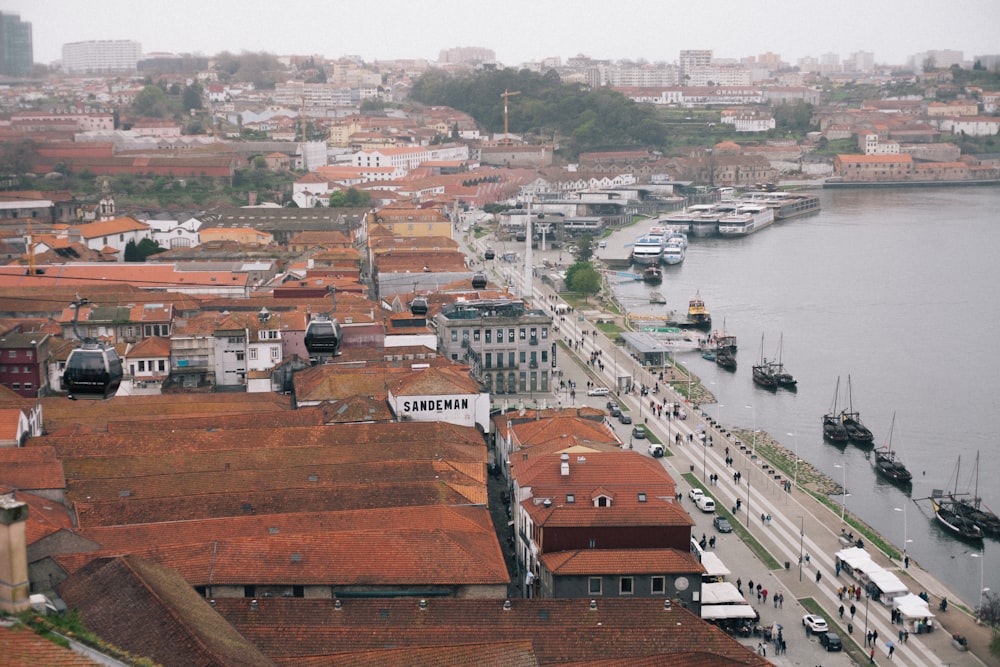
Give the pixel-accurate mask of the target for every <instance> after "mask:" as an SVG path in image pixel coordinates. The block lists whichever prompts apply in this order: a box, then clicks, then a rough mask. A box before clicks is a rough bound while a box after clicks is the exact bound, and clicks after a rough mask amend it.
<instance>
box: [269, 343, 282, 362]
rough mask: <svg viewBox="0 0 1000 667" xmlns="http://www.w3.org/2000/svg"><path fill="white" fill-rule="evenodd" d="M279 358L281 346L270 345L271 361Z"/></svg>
mask: <svg viewBox="0 0 1000 667" xmlns="http://www.w3.org/2000/svg"><path fill="white" fill-rule="evenodd" d="M279 358H281V348H280V347H278V346H277V345H272V346H271V361H277V360H278V359H279Z"/></svg>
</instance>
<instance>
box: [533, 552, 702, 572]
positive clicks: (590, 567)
mask: <svg viewBox="0 0 1000 667" xmlns="http://www.w3.org/2000/svg"><path fill="white" fill-rule="evenodd" d="M540 558H541V560H542V563H543V564H544V565H545V568H546V569H547V570H549V571H550V572H552V573H554V574H556V575H588V574H595V575H596V574H655V573H662V572H698V573H702V574H704V572H705V568H704V567H703V566H702V564H701V563H699V562H698V561H697V560H696V559H695V557H694V556H693V555H692V554H691V552H689V551H679V550H677V549H581V550H575V551H557V552H555V553H546V554H542V555H541V556H540Z"/></svg>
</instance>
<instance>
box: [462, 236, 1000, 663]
mask: <svg viewBox="0 0 1000 667" xmlns="http://www.w3.org/2000/svg"><path fill="white" fill-rule="evenodd" d="M471 249H472V250H473V256H475V255H476V254H477V253H476V251H477V250H478V251H479V252H481V250H482V248H478V247H477V248H471ZM480 256H481V255H480ZM489 264H493V263H489ZM498 268H500V267H496V266H495V265H493V266H489V267H487V269H488V270H489V271H492V272H493V275H494V278H495V279H497V282H498V283H501V284H503V283H505V282H508V283H510V284H512V286H513V288H514V290H515V291H516V292H517V293H519V294H523V293H524V292H523V289H521V283H523V270H519V269H520V267H518V266H517V265H516V264H504V265H503V266H502V268H501V269H500V270H501V271H502V272H501V273H498ZM533 282H534V283H535V284H534V285H533V286H532V289H533V295H534V303H536V304H537V305H538V307H543V308H545V309H546V310H549V309H550V306H553V305H555V304H557V303H563V302H562V300H561V299H560V298H559V296H558V295H557V294H556V293H554V292H553V291H552V290H551V289H549V288H548V287H547V286H544V285H541V284H540V283H539V282H538V281H533ZM600 316H601V313H599V312H596V311H585V312H580V311H575V312H574V313H573V314H572V316H567V317H566V319H565V320H564V321H558V322H557V323H558V324H559V326H560V331H559V334H560V335H561V336H562V337H563V339H564V340H565V341H566V344H567V348H569V349H570V350H572V352H568V351H567V350H562V351H561V356H560V359H559V362H560V363H559V368H560V369H561V370H562V371H563V377H562V379H563V380H566V381H569V380H573V381H575V382H576V384H577V391H576V398H575V401H574V400H570V398H569V395H568V394H560V393H558V392H555V393H553V394H550V395H540V394H538V395H536V397H537V398H538V399H539V401H542V400H544V401H545V402H546V404H547V405H549V406H550V407H551V406H553V405H555V404H559V405H564V406H567V407H569V406H570V405H576V406H579V405H590V406H592V407H597V408H601V409H604V408H605V403H606V401H607V398H608V397H606V396H604V397H587V396H586V386H587V382H596V383H597V384H600V385H605V386H608V387H609V388H611V389H612V394H615V393H616V392H615V379H616V378H617V377H619V376H620V375H622V374H627V375H630V376H631V377H632V380H633V383H634V386H635V387H639V386H641V385H645V386H647V387H653V386H654V385H655V384H656V381H657V377H655V376H653V375H652V374H650V372H649V371H648V370H647V369H644V368H642V367H641V366H640V365H639V364H637V363H636V362H635V361H634V360H633V359H631V358H629V357H627V356H626V355H625V354H624V353H623V352H622V351H621V350H619V349H618V348H617V346H615V345H614V344H613V343H612V342H611V341H610V340H608V339H607V337H605V336H604V335H601V334H598V335H594V331H596V327H595V324H594V322H595V321H596V319H597V318H598V317H600ZM580 318H582V319H580ZM578 343H579V345H577V344H578ZM595 352H596V353H598V354H599V357H598V358H599V359H600V360H601V361H602V362H603V369H602V368H600V367H599V366H598V365H597V364H594V365H588V364H587V363H586V360H587V359H589V358H590V356H591V354H592V353H595ZM567 355H570V356H571V358H567ZM651 398H652V399H655V400H656V402H657V403H664V402H679V403H682V404H683V403H685V400H684V398H683V397H682V396H680V395H679V394H677V393H675V392H673V391H672V390H671V389H670V388H669V385H667V384H665V383H660V391H659V393H658V394H656V395H655V396H640V395H639V394H638V392H635V393H622V394H620V395H616V396H615V399H616V400H617V401H618V402H619V403H620V404H624V405H625V406H627V407H628V409H629V413H630V414H631V415H632V416H633V419H634V420H635V422H636V423H640V422H641V423H645V425H646V426H647V428H648V429H650V430H651V431H652V432H653V433H654V434H655V435H656V437H657V438H658V439H659V440H660V441H661V442H663V443H664V444H665V445H667V447H668V449H669V451H670V453H671V454H672V456H668V457H665V458H663V459H661V461H662V463H663V465H664V466H665V467H666V469H667V470H668V471H669V472H670V474H671V476H672V477H673V478H674V479H675V480H676V481H677V485H678V490H679V491H682V492H683V493H684V500H683V501H682V502H683V503H684V504H685V505H686V509H687V510H688V512H689V513H690V514H691V516H692V518H693V519H694V521H695V522H696V526H695V528H693V529H692V535H693V536H695V537H696V538H697V537H700V536H701V535H703V534H704V535H707V536H712V535H715V536H716V544H715V551H716V553H717V554H718V556H719V557H720V558H721V559H722V561H723V563H725V565H726V566H727V567H728V568H729V570H730V571H731V573H732V574H731V575H730V576H729V577H728V578H727V579H728V580H729V581H731V582H735V581H736V580H737V579H741V580H742V583H743V586H744V589H743V590H744V597H746V599H747V601H748V602H749V603H750V604H751V605H752V606H754V608H756V609H757V610H758V612H759V613H760V616H761V620H760V624H761V625H762V626H771V625H773V624H780V625H781V626H782V627H783V636H784V639H785V642H786V643H787V652H786V653H784V654H782V655H775V652H774V643H773V642H772V643H770V644H768V645H766V647H765V650H766V657H767V659H768V660H769V661H770V662H772V663H773V664H776V665H821V664H822V665H827V666H830V665H850V664H853V663H852V659H851V657H850V656H851V655H853V656H855V657H856V658H857V659H858V660H862V659H863V661H864V662H865V663H868V662H869V660H868V655H869V647H868V646H866V641H865V636H866V629H867V630H869V631H871V630H876V631H877V632H878V639H877V641H876V642H875V647H874V648H875V658H874V659H875V662H876V663H883V664H886V663H888V662H889V661H890V660H891V661H892V662H894V663H896V664H901V665H913V666H917V667H920V666H928V667H929V666H932V665H935V666H936V665H954V666H956V667H964V666H970V667H971V666H976V665H1000V661H997V660H996V659H995V658H993V657H992V656H990V654H989V651H988V644H989V640H990V632H989V630H988V629H987V628H984V627H982V626H979V625H977V624H976V622H975V621H974V619H973V618H972V617H971V616H970V615H969V614H968V613H966V612H965V611H963V610H961V609H959V608H958V607H957V606H955V605H952V606H950V607H949V609H948V611H947V612H943V613H942V612H940V611H939V610H938V606H937V602H938V601H939V600H940V598H941V597H948V598H949V599H955V598H956V596H954V595H953V594H951V593H950V591H948V590H947V589H946V588H945V587H944V585H943V584H941V583H940V582H938V581H937V580H936V579H935V578H934V577H933V576H932V575H931V574H930V573H928V572H926V571H924V570H922V569H921V568H920V567H919V565H918V564H916V563H914V562H912V561H911V562H910V564H909V565H910V566H909V568H904V567H903V564H902V563H899V562H895V561H890V560H889V559H888V558H887V557H886V556H885V555H884V554H882V553H880V552H877V551H875V550H874V548H873V546H872V545H866V548H867V550H868V552H869V554H870V556H871V558H872V560H874V561H875V562H876V563H878V564H879V565H881V566H883V567H885V568H886V569H887V570H890V571H892V572H894V573H895V574H897V576H899V578H900V579H901V580H902V581H903V582H904V583H905V584H906V585H907V586H908V587H909V589H910V591H911V592H913V593H919V592H921V591H926V592H927V593H928V594H929V595H930V596H931V606H930V609H931V611H932V613H934V614H936V617H935V618H934V625H935V626H936V627H935V628H934V631H933V632H930V633H924V634H919V635H918V634H913V633H911V634H910V635H909V638H908V641H906V642H900V641H898V633H899V627H900V626H897V625H895V624H894V623H892V621H891V619H890V610H889V608H888V607H886V606H884V605H882V604H881V603H880V602H874V601H867V599H866V598H865V596H862V597H861V600H860V601H859V602H856V603H855V606H856V608H857V609H856V613H855V615H854V617H853V619H852V618H851V616H850V613H849V612H847V611H845V613H844V615H843V617H839V616H838V613H837V609H838V607H839V606H840V605H842V604H844V601H842V600H840V599H838V595H837V589H838V587H840V586H844V587H847V586H850V585H852V584H854V583H856V581H855V580H854V579H853V578H852V577H850V576H848V575H847V574H846V573H841V574H840V576H839V577H838V576H837V573H836V571H835V569H834V554H835V553H836V552H837V551H839V550H840V549H843V548H845V546H846V545H845V544H843V543H842V542H841V540H840V535H841V529H842V527H843V524H842V523H841V517H840V513H838V512H834V511H832V510H831V509H830V508H828V507H827V506H825V505H823V504H821V503H820V502H819V501H817V500H816V499H815V498H813V497H812V496H811V495H809V494H808V493H805V492H803V491H801V489H798V488H795V487H793V488H792V490H791V491H787V492H786V491H785V490H784V486H783V485H782V484H780V483H776V482H775V480H774V479H773V478H772V477H771V475H769V474H768V473H767V472H765V471H764V470H763V466H764V464H766V461H763V460H762V459H761V458H760V457H757V456H753V455H752V454H753V453H752V451H751V447H752V445H751V446H750V447H747V449H746V451H743V450H741V448H740V447H738V446H736V441H735V438H734V437H733V435H732V434H731V433H728V432H725V431H724V430H722V429H725V427H724V425H722V424H718V425H717V426H713V424H712V422H711V420H710V419H709V417H710V415H705V414H703V413H702V412H701V411H699V410H696V409H694V408H693V407H692V406H690V405H687V406H686V411H687V413H688V418H687V419H686V420H683V421H682V420H678V419H670V420H667V419H666V418H657V417H655V416H653V415H652V414H651V412H650V410H649V407H648V406H649V401H650V399H651ZM640 414H641V417H639V415H640ZM608 424H609V425H610V426H611V428H613V429H616V432H617V433H618V435H619V437H620V438H621V440H622V441H623V442H624V443H625V446H626V447H629V446H630V445H632V446H634V447H635V448H636V450H637V451H638V452H639V453H640V454H641V455H646V454H645V451H646V447H645V442H644V441H642V440H639V441H636V442H632V441H631V438H630V433H631V426H625V425H620V424H618V423H617V421H608ZM678 432H679V433H681V435H682V444H680V445H676V444H674V438H675V435H676V434H677V433H678ZM701 432H704V433H705V434H706V440H705V442H706V443H707V442H708V439H709V438H710V439H711V442H712V446H707V444H706V445H702V444H701V439H700V438H699V433H701ZM689 437H690V440H689ZM743 444H744V445H750V443H743ZM727 447H728V449H729V456H730V457H733V462H732V464H731V465H727V463H726V458H727V456H726V448H727ZM734 472H740V473H741V477H740V478H739V479H738V480H734V477H733V473H734ZM713 474H715V475H718V482H717V483H716V484H712V485H705V484H704V483H703V482H702V480H703V479H707V478H708V476H709V475H713ZM691 480H696V481H698V482H699V483H701V485H702V486H703V488H705V489H706V490H707V491H708V492H709V493H710V494H711V495H712V496H714V497H715V498H716V499H717V501H718V502H719V503H720V504H721V505H722V506H724V507H727V508H732V507H734V506H735V505H736V503H737V499H739V500H740V502H741V504H742V505H743V507H742V508H741V510H740V511H739V512H738V513H737V514H736V520H738V521H740V522H741V523H742V524H743V525H745V526H746V528H747V529H748V530H749V532H750V533H751V534H752V535H753V537H754V539H756V540H757V542H758V543H760V544H761V545H762V547H763V548H764V549H765V550H766V551H767V552H768V553H769V554H770V555H771V556H772V557H773V558H774V559H775V560H776V561H777V562H778V563H780V564H782V566H781V567H779V568H778V569H775V570H772V569H770V567H769V566H768V565H767V564H766V563H765V562H763V561H761V560H760V558H758V557H757V555H756V554H755V553H754V552H753V551H752V550H751V549H750V548H749V547H748V546H747V545H746V544H745V543H744V542H743V541H742V540H741V539H740V538H739V537H737V536H736V534H735V533H729V534H718V533H717V532H716V531H715V529H714V528H713V526H712V517H713V515H712V514H705V513H702V512H700V511H699V510H698V509H697V508H696V507H695V506H694V504H693V503H692V502H690V501H689V500H687V491H688V490H689V489H690V488H691ZM783 481H784V480H783ZM761 515H763V516H764V517H765V520H764V521H762V520H761ZM767 516H770V521H767V520H766V517H767ZM847 530H850V528H849V527H848V528H847ZM800 553H801V554H802V555H803V556H804V555H805V554H809V556H810V557H809V559H808V560H806V559H805V558H803V559H802V561H801V564H800V559H799V557H800ZM785 563H788V564H789V566H788V567H787V568H786V567H784V564H785ZM800 565H801V574H800ZM817 575H818V576H817ZM751 580H752V581H753V582H754V584H755V586H756V584H757V583H760V584H761V585H762V587H763V588H764V589H767V591H768V593H769V594H770V595H771V596H773V595H774V594H775V593H782V594H783V595H784V604H783V605H782V606H781V607H780V608H775V607H774V606H773V597H770V598H769V599H768V601H767V602H766V603H758V601H757V599H756V592H754V593H753V594H750V593H749V592H747V589H746V586H747V585H748V584H749V582H750V581H751ZM810 599H811V600H813V601H815V603H816V604H818V605H819V606H820V607H821V608H822V610H823V612H824V615H825V616H826V618H827V620H828V621H829V622H830V623H831V628H830V629H831V630H832V631H834V632H836V633H837V634H839V635H840V636H841V638H842V639H843V640H844V643H845V647H846V645H847V644H849V643H853V644H854V646H853V647H850V648H851V649H852V650H851V651H849V652H848V651H845V652H844V653H839V654H838V653H826V652H825V651H824V649H823V648H822V647H820V646H819V644H818V643H817V640H816V638H815V637H814V636H811V635H810V636H807V634H806V632H805V629H804V627H803V625H802V616H803V615H804V614H806V613H810V610H808V609H807V608H806V607H804V606H803V604H802V602H803V601H808V600H810ZM848 607H849V603H848ZM848 623H851V624H852V625H853V633H852V634H848V631H847V627H848ZM952 633H957V634H961V635H964V636H965V637H966V638H967V639H968V646H969V650H968V651H960V650H958V649H957V648H956V647H955V646H954V645H953V642H952ZM740 641H741V642H743V643H744V644H745V645H747V646H748V647H749V648H750V649H751V650H758V649H759V648H760V646H761V645H762V642H763V641H764V640H763V638H761V637H756V636H754V637H750V638H741V639H740ZM888 642H892V643H893V644H894V646H895V649H894V654H893V655H892V656H890V655H889V644H888ZM849 654H850V655H849Z"/></svg>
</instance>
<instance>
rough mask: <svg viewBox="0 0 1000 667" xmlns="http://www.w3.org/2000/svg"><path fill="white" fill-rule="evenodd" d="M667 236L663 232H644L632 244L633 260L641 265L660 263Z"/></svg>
mask: <svg viewBox="0 0 1000 667" xmlns="http://www.w3.org/2000/svg"><path fill="white" fill-rule="evenodd" d="M665 246H666V238H665V237H664V236H663V235H662V234H643V235H642V236H640V237H639V238H637V239H636V240H635V242H634V243H633V244H632V262H633V263H635V264H638V265H639V266H651V265H653V264H659V263H660V260H661V259H662V258H663V249H664V247H665Z"/></svg>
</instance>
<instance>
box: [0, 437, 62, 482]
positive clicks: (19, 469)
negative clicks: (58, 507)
mask: <svg viewBox="0 0 1000 667" xmlns="http://www.w3.org/2000/svg"><path fill="white" fill-rule="evenodd" d="M0 484H5V485H7V486H11V487H14V488H16V489H65V488H66V476H65V475H64V474H63V466H62V462H61V461H60V460H59V458H58V456H56V450H55V449H54V448H53V447H44V446H41V447H34V446H32V447H0Z"/></svg>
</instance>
